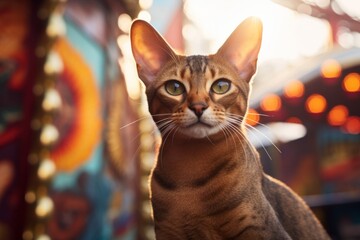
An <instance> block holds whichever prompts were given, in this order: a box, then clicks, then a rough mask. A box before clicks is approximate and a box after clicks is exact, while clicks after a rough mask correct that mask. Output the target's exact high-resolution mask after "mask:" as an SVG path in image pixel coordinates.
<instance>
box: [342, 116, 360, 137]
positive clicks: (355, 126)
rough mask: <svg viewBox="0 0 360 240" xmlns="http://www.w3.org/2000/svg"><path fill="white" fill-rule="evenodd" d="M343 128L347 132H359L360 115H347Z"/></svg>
mask: <svg viewBox="0 0 360 240" xmlns="http://www.w3.org/2000/svg"><path fill="white" fill-rule="evenodd" d="M344 129H345V131H346V132H348V133H351V134H359V133H360V117H356V116H351V117H348V119H347V121H346V123H345V124H344Z"/></svg>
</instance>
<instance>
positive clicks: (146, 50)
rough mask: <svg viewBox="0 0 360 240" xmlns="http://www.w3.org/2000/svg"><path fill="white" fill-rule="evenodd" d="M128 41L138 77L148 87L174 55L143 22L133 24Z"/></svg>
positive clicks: (162, 40) (163, 41) (136, 21)
mask: <svg viewBox="0 0 360 240" xmlns="http://www.w3.org/2000/svg"><path fill="white" fill-rule="evenodd" d="M130 39H131V48H132V52H133V55H134V58H135V61H136V66H137V70H138V74H139V77H140V78H141V80H142V81H143V82H144V84H145V85H148V84H149V83H150V82H151V81H153V80H154V78H155V76H156V75H157V73H158V72H159V70H160V68H161V67H162V66H163V65H164V64H165V63H167V62H168V61H169V60H170V59H171V58H172V57H174V56H176V54H175V53H174V51H173V50H172V49H171V47H170V46H169V45H168V44H167V43H166V41H165V40H164V38H163V37H162V36H161V35H160V34H159V33H158V32H157V31H156V30H155V29H154V28H153V27H152V26H151V25H150V24H149V23H147V22H145V21H143V20H135V21H134V22H133V24H132V25H131V29H130Z"/></svg>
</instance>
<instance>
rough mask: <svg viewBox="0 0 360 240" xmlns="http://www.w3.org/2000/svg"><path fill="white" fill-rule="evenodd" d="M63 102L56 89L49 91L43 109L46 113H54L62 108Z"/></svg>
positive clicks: (46, 93)
mask: <svg viewBox="0 0 360 240" xmlns="http://www.w3.org/2000/svg"><path fill="white" fill-rule="evenodd" d="M61 104H62V102H61V97H60V94H59V92H58V91H57V90H56V89H53V88H51V89H48V90H46V92H45V96H44V100H43V102H42V107H43V109H44V110H45V111H52V110H56V109H58V108H60V106H61Z"/></svg>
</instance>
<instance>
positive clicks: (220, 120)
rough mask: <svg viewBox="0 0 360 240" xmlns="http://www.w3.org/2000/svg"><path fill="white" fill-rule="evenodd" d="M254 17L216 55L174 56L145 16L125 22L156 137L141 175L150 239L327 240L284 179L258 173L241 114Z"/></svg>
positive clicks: (257, 34) (253, 56)
mask: <svg viewBox="0 0 360 240" xmlns="http://www.w3.org/2000/svg"><path fill="white" fill-rule="evenodd" d="M261 33H262V25H261V22H260V21H259V20H257V19H255V18H249V19H247V20H245V21H244V22H243V23H242V24H240V25H239V26H238V27H237V29H236V30H235V31H234V32H233V33H232V34H231V36H230V37H229V38H228V39H227V41H226V42H225V43H224V45H223V46H222V47H221V48H220V49H219V51H218V52H217V53H216V54H212V55H209V56H201V55H199V56H180V55H177V54H175V52H174V51H173V50H172V49H171V47H170V46H169V45H168V44H167V43H166V42H165V40H164V39H163V38H162V37H161V36H160V35H159V34H158V33H157V32H156V31H155V30H154V29H153V28H152V27H151V26H150V25H149V24H147V23H146V22H144V21H141V20H137V21H135V22H134V23H133V25H132V29H131V42H132V50H133V54H134V57H135V60H136V63H137V67H138V74H139V77H140V78H141V79H142V81H143V82H144V84H145V86H146V94H147V99H148V103H149V111H150V113H151V115H152V117H153V120H154V121H155V123H156V124H157V127H158V129H159V130H160V133H161V135H162V143H161V146H160V149H159V152H158V157H157V162H156V164H155V167H154V169H153V171H152V173H151V178H150V179H151V180H150V189H151V191H150V198H151V203H152V207H153V217H154V223H155V233H156V239H159V240H163V239H164V240H169V239H174V240H176V239H179V240H180V239H329V237H328V236H327V234H326V232H325V231H324V229H323V228H322V226H321V225H320V223H319V222H318V220H317V219H316V218H315V217H314V215H313V214H312V212H311V210H310V209H309V208H308V207H307V206H306V205H305V204H304V202H303V201H302V200H301V199H300V198H299V197H298V196H297V195H296V194H294V193H293V192H292V191H291V190H290V189H289V188H288V187H286V186H285V185H284V184H282V183H280V182H279V181H277V180H275V179H273V178H271V177H269V176H267V175H265V174H264V173H263V170H262V166H261V164H260V160H259V156H258V154H257V152H256V150H255V149H254V148H253V146H252V145H251V144H250V143H249V141H248V140H247V138H246V131H245V123H244V121H243V120H244V119H245V116H246V113H247V108H248V99H249V93H250V84H249V82H250V79H251V77H252V76H253V74H254V72H255V70H256V62H257V55H258V52H259V49H260V44H261Z"/></svg>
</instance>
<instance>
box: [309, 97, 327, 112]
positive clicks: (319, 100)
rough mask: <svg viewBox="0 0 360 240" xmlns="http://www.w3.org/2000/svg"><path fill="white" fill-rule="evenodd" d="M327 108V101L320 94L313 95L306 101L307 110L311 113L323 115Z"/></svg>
mask: <svg viewBox="0 0 360 240" xmlns="http://www.w3.org/2000/svg"><path fill="white" fill-rule="evenodd" d="M326 106H327V102H326V99H325V98H324V97H323V96H322V95H320V94H313V95H310V96H309V97H308V99H307V100H306V105H305V107H306V110H307V111H308V112H309V113H314V114H317V113H322V112H324V111H325V109H326Z"/></svg>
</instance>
